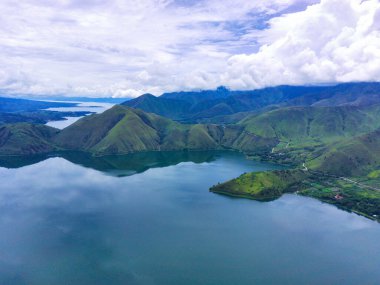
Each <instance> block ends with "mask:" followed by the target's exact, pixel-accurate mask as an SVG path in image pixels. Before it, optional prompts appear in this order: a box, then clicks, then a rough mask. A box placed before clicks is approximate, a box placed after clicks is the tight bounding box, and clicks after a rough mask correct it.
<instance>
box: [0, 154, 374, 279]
mask: <svg viewBox="0 0 380 285" xmlns="http://www.w3.org/2000/svg"><path fill="white" fill-rule="evenodd" d="M32 163H34V164H32ZM28 164H29V165H28ZM0 165H1V166H2V167H0V179H1V186H0V284H7V285H12V284H17V285H18V284H28V285H45V284H46V285H51V284H54V285H61V284H62V285H63V284H65V285H67V284H69V285H76V284H80V285H82V284H89V285H94V284H107V285H114V284H118V285H119V284H120V285H121V284H122V285H134V284H141V285H150V284H157V285H158V284H160V285H188V284H189V285H190V284H205V285H208V284H210V285H211V284H213V285H214V284H215V285H223V284H225V285H231V284H239V285H240V284H242V285H245V284H246V285H252V284H281V285H283V284H292V285H293V284H318V285H320V284H379V281H380V270H379V264H380V242H379V241H380V226H379V224H377V223H376V222H372V221H369V220H367V219H365V218H362V217H359V216H357V215H355V214H350V213H347V212H344V211H341V210H339V209H337V208H335V207H333V206H330V205H327V204H322V203H320V202H318V201H316V200H313V199H309V198H304V197H299V196H296V195H285V196H283V197H282V198H280V199H278V200H276V201H272V202H266V203H260V202H256V201H250V200H244V199H234V198H228V197H225V196H221V195H217V194H213V193H210V192H209V191H208V189H209V187H210V186H211V185H213V184H215V183H217V182H219V181H224V180H226V179H230V178H233V177H235V176H237V175H239V174H241V173H243V172H245V171H259V170H264V169H274V168H276V167H275V166H273V165H269V164H263V163H258V162H254V161H248V160H245V159H244V157H243V156H242V155H241V154H238V153H232V152H225V153H223V152H217V153H215V152H198V153H168V154H158V153H150V154H149V153H146V154H139V155H133V156H129V157H105V158H91V157H89V156H86V155H83V154H79V153H73V154H66V155H65V156H64V158H62V157H51V158H49V159H46V160H44V158H42V157H41V158H39V157H36V158H33V159H31V160H30V161H25V160H21V159H16V158H14V159H8V160H0Z"/></svg>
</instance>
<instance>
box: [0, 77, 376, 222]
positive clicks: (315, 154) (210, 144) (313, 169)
mask: <svg viewBox="0 0 380 285" xmlns="http://www.w3.org/2000/svg"><path fill="white" fill-rule="evenodd" d="M29 103H30V102H29ZM30 104H32V103H30ZM36 108H37V109H36V110H33V112H35V113H34V115H33V116H34V118H36V117H38V112H39V113H41V112H43V111H41V110H43V108H44V107H43V106H42V107H36ZM20 112H26V111H25V110H22V109H20V110H16V111H12V112H8V113H6V115H3V118H4V120H3V122H2V123H1V124H0V155H2V156H29V155H34V154H48V153H55V152H64V151H81V152H86V153H90V154H92V155H93V156H104V155H121V154H130V153H136V152H145V151H162V152H163V151H175V150H188V151H196V150H218V149H228V150H235V151H241V152H243V153H245V154H246V156H247V157H248V158H251V159H258V160H263V161H269V162H273V163H277V164H282V165H284V166H286V167H285V169H284V170H275V171H267V172H255V173H244V174H242V175H241V176H239V177H237V178H235V179H233V180H230V181H227V182H223V181H221V182H220V183H218V184H217V185H214V186H212V187H211V188H210V191H212V192H215V193H219V194H225V195H230V196H236V197H244V198H249V199H255V200H260V201H269V200H273V199H276V198H278V197H280V196H281V195H282V194H284V193H297V194H299V195H304V196H309V197H313V198H316V199H319V200H320V201H323V202H326V203H330V204H334V205H336V206H337V207H339V208H342V209H344V210H347V211H353V212H356V213H358V214H360V215H363V216H365V217H367V218H370V219H373V220H377V221H380V84H379V83H371V82H369V83H348V84H340V85H336V86H320V87H318V86H316V87H308V86H299V87H297V86H279V87H273V88H265V89H260V90H253V91H230V90H228V89H226V88H224V87H220V88H218V89H217V90H208V91H199V92H176V93H167V94H163V95H162V96H159V97H155V96H153V95H150V94H145V95H142V96H140V97H138V98H136V99H132V100H129V101H126V102H124V103H121V104H120V105H115V106H114V107H112V108H111V109H109V110H107V111H105V112H103V113H102V114H92V115H89V116H87V117H84V118H82V119H80V120H78V121H77V122H75V123H74V124H72V125H70V126H68V127H66V128H64V129H63V130H58V129H55V128H51V127H48V126H46V125H43V124H42V123H39V122H38V121H32V122H31V121H29V120H26V119H23V117H22V114H21V113H20ZM29 112H30V110H29ZM16 116H18V118H19V119H18V121H17V123H15V122H14V121H12V120H13V119H14V118H15V117H16ZM29 118H30V116H29ZM7 120H8V121H7ZM210 186H211V185H210Z"/></svg>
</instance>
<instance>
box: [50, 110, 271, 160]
mask: <svg viewBox="0 0 380 285" xmlns="http://www.w3.org/2000/svg"><path fill="white" fill-rule="evenodd" d="M54 142H55V143H56V144H57V145H59V146H60V147H62V148H65V149H73V150H84V151H89V152H93V153H97V154H120V153H131V152H139V151H149V150H182V149H190V150H198V149H202V150H205V149H217V148H233V149H239V150H250V151H263V150H267V149H269V148H270V147H272V146H274V145H275V144H276V143H277V140H276V139H274V138H269V139H265V138H261V137H259V136H256V135H253V134H250V133H248V132H247V131H245V130H244V129H243V128H241V127H233V126H229V127H224V126H218V125H201V124H196V125H183V124H180V123H177V122H174V121H172V120H169V119H166V118H164V117H160V116H157V115H155V114H149V113H145V112H143V111H141V110H136V109H132V108H128V107H124V106H118V105H117V106H114V107H113V108H111V109H110V110H107V111H106V112H104V113H103V114H97V115H92V116H88V117H86V118H83V119H81V120H79V121H77V122H76V123H74V124H73V125H71V126H69V127H67V128H65V129H64V130H62V131H61V132H60V133H59V134H58V135H57V136H56V137H55V138H54Z"/></svg>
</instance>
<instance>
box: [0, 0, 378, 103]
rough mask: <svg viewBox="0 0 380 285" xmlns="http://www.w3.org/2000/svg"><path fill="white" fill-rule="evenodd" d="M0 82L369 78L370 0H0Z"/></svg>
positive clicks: (81, 87)
mask: <svg viewBox="0 0 380 285" xmlns="http://www.w3.org/2000/svg"><path fill="white" fill-rule="evenodd" d="M0 10H1V11H2V17H0V64H1V66H2V68H1V71H0V89H1V90H3V92H5V93H8V94H41V95H44V94H63V95H67V96H73V95H87V96H115V97H130V96H132V97H135V96H138V95H140V94H142V93H145V92H150V93H153V94H160V93H162V92H165V91H175V90H192V89H204V88H215V87H217V86H218V85H227V86H229V87H231V88H234V89H250V88H257V87H263V86H269V85H277V84H283V83H289V84H293V83H294V84H304V83H318V82H334V81H350V80H375V79H376V78H378V76H379V75H380V72H379V67H380V64H379V58H380V56H379V42H380V41H379V32H378V31H379V19H380V16H379V15H380V12H379V2H378V0H367V1H360V0H323V1H322V2H321V3H319V0H268V1H261V0H252V1H246V0H223V1H219V0H186V1H184V0H128V1H125V0H95V1H88V0H83V1H75V0H55V1H53V0H26V1H17V2H15V1H11V0H4V1H1V2H0Z"/></svg>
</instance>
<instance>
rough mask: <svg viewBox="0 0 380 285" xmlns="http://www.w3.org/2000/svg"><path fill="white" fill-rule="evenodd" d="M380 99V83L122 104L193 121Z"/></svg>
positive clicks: (222, 92)
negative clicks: (270, 110)
mask: <svg viewBox="0 0 380 285" xmlns="http://www.w3.org/2000/svg"><path fill="white" fill-rule="evenodd" d="M375 103H380V83H374V82H369V83H347V84H339V85H335V86H278V87H269V88H264V89H258V90H251V91H230V90H228V89H226V88H223V87H220V88H218V89H217V90H207V91H199V92H175V93H165V94H163V95H162V96H159V97H154V96H152V95H147V94H145V95H142V96H140V97H138V98H135V99H132V100H129V101H127V102H124V103H123V105H126V106H129V107H133V108H137V109H141V110H144V111H146V112H151V113H155V114H158V115H161V116H165V117H168V118H171V119H174V120H178V121H189V122H196V121H199V120H202V119H207V118H213V117H218V116H226V115H231V114H236V113H239V112H251V111H261V110H265V109H268V108H274V107H281V106H342V105H355V106H364V105H369V104H375Z"/></svg>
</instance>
